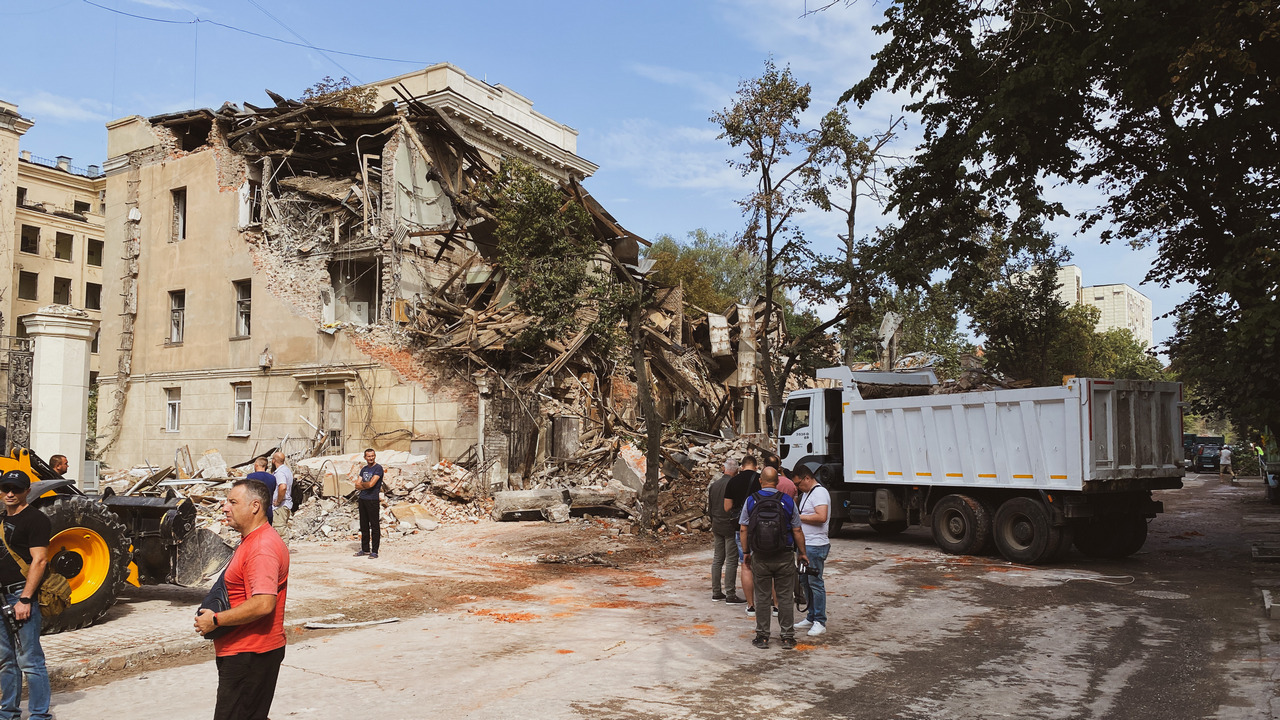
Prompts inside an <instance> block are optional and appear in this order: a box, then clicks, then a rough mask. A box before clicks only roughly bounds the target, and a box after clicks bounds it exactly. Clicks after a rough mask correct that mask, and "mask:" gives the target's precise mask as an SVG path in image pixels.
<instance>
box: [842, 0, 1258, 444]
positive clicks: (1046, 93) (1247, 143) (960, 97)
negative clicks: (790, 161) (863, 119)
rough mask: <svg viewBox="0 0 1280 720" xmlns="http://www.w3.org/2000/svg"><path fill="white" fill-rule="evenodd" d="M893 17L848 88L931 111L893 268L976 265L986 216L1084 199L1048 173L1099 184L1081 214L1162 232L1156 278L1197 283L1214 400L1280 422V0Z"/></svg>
mask: <svg viewBox="0 0 1280 720" xmlns="http://www.w3.org/2000/svg"><path fill="white" fill-rule="evenodd" d="M884 18H885V20H884V22H883V23H882V24H880V25H878V26H877V27H876V31H877V32H878V33H881V34H885V35H889V36H890V40H889V42H887V43H886V44H885V46H884V49H883V50H881V51H880V52H879V53H877V54H876V55H875V56H874V59H875V65H874V67H873V68H872V70H871V72H870V74H869V75H868V77H867V78H866V79H865V80H863V81H862V82H860V83H858V84H857V85H856V86H854V87H853V88H852V89H851V90H850V91H849V92H848V93H846V97H852V98H854V99H856V100H857V101H858V102H859V103H865V102H867V101H868V100H869V99H870V98H871V96H872V95H873V94H874V93H875V92H877V91H880V90H883V89H890V90H892V91H894V92H899V93H905V94H908V95H910V96H911V98H912V100H911V102H910V104H908V105H907V109H908V110H910V111H912V112H916V113H918V114H919V115H920V117H921V118H922V120H923V124H924V138H923V142H922V144H921V146H920V147H919V148H918V152H917V153H916V154H915V155H914V156H913V160H912V162H911V164H910V165H908V166H906V167H904V168H902V169H901V170H900V171H898V172H897V173H895V176H894V180H895V188H894V192H893V195H892V197H891V198H890V207H891V208H892V209H894V210H896V211H897V213H898V216H899V217H900V218H901V225H900V226H899V227H898V228H896V229H895V231H894V232H893V233H890V234H888V235H887V236H886V242H885V247H886V250H887V251H888V255H887V257H889V258H891V259H892V261H893V268H892V274H893V276H894V279H895V280H898V281H899V282H904V281H905V282H910V283H911V284H914V285H921V286H922V285H924V284H925V283H926V282H927V280H928V278H929V277H930V275H931V274H932V273H933V272H934V271H936V270H938V269H940V268H946V269H948V270H949V271H950V272H951V273H952V275H953V276H954V277H957V278H958V279H959V280H960V281H961V282H964V281H966V280H968V279H971V278H972V277H973V276H972V274H971V273H972V271H973V270H974V269H975V268H976V267H977V266H978V265H979V264H980V260H981V254H982V252H983V251H984V248H983V247H982V246H981V245H980V244H978V243H976V242H975V238H977V237H979V236H980V235H981V233H980V232H979V230H981V228H983V227H997V228H1006V227H1007V228H1008V229H1010V230H1011V231H1012V232H1011V235H1012V236H1013V237H1024V238H1025V237H1029V234H1028V233H1027V232H1025V231H1026V230H1028V229H1030V228H1031V227H1033V226H1034V225H1037V224H1038V223H1040V222H1041V221H1043V220H1044V219H1045V218H1048V217H1053V216H1065V215H1066V214H1067V212H1066V209H1065V208H1064V207H1063V206H1062V205H1061V204H1060V203H1057V202H1053V201H1050V200H1047V199H1046V198H1045V196H1044V193H1043V188H1044V186H1045V185H1046V184H1049V183H1055V184H1056V183H1060V182H1061V183H1068V184H1079V185H1090V186H1093V187H1097V188H1100V189H1101V190H1102V191H1103V192H1104V193H1105V199H1104V201H1103V202H1102V204H1101V205H1100V206H1099V207H1097V208H1094V209H1092V210H1089V211H1086V212H1084V213H1082V214H1081V215H1080V216H1079V218H1078V219H1079V221H1080V223H1081V227H1082V228H1084V229H1088V228H1091V227H1094V226H1098V227H1101V228H1102V230H1101V233H1100V234H1101V237H1102V239H1103V240H1104V241H1107V242H1109V241H1112V240H1120V241H1124V242H1128V243H1130V244H1132V245H1135V246H1145V245H1148V244H1154V245H1155V246H1156V248H1157V256H1156V261H1155V262H1154V264H1153V265H1152V267H1151V269H1150V271H1149V272H1148V275H1147V280H1148V281H1151V282H1157V283H1162V284H1167V283H1169V282H1173V281H1185V282H1188V283H1191V284H1192V285H1193V286H1194V287H1195V290H1194V292H1193V293H1192V295H1191V297H1190V298H1189V299H1188V300H1187V301H1186V302H1185V303H1183V304H1182V305H1181V306H1180V307H1179V308H1178V314H1179V317H1180V321H1179V326H1178V330H1177V333H1176V334H1175V337H1174V340H1173V342H1171V344H1170V354H1171V356H1172V357H1173V358H1174V360H1175V362H1176V363H1177V364H1178V365H1179V367H1180V368H1181V370H1180V375H1181V376H1182V377H1184V378H1185V379H1187V380H1188V381H1195V382H1197V383H1202V384H1203V386H1204V387H1203V396H1202V397H1203V398H1204V402H1205V403H1206V405H1207V406H1212V407H1213V408H1214V409H1216V410H1218V411H1221V412H1228V413H1231V414H1232V415H1233V417H1238V418H1247V419H1250V420H1252V421H1253V423H1254V424H1255V425H1259V426H1261V425H1263V424H1269V425H1271V426H1273V427H1274V426H1280V385H1277V384H1276V383H1274V382H1269V380H1270V378H1271V376H1272V375H1274V372H1275V368H1277V367H1280V357H1278V356H1277V349H1276V338H1277V335H1280V294H1278V292H1277V288H1280V177H1277V175H1278V174H1280V135H1278V134H1277V133H1276V132H1275V117H1276V116H1277V114H1278V113H1280V103H1277V99H1278V98H1280V11H1278V5H1277V0H1210V1H1207V2H1206V1H1205V0H1083V1H1080V2H1067V1H1066V0H1049V1H1047V2H1042V3H1037V4H1033V5H1028V4H1026V3H1023V2H1016V1H1015V0H942V1H940V2H929V3H921V2H914V1H913V0H897V1H896V2H892V3H891V4H890V5H889V6H888V8H887V9H886V11H885V16H884ZM992 208H994V209H995V210H996V212H994V213H989V212H988V210H990V209H992Z"/></svg>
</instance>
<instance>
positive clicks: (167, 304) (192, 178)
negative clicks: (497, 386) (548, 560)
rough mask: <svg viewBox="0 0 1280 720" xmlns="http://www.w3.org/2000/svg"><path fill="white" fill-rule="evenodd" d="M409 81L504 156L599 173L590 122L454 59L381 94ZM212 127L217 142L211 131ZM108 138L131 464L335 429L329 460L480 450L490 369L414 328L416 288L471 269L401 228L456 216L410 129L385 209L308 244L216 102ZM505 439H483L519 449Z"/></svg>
mask: <svg viewBox="0 0 1280 720" xmlns="http://www.w3.org/2000/svg"><path fill="white" fill-rule="evenodd" d="M397 83H404V85H405V86H406V87H408V88H409V92H410V94H414V95H419V94H426V93H434V94H433V95H432V97H431V98H430V102H429V103H428V104H431V105H433V106H434V107H436V108H437V109H440V110H441V112H442V113H443V114H444V115H445V116H446V117H447V118H449V120H450V121H451V125H453V126H454V127H455V128H457V129H458V130H459V131H460V132H461V133H463V135H464V137H465V138H466V139H467V140H468V141H470V142H472V144H473V145H475V146H476V147H477V148H478V149H479V150H480V152H481V155H482V156H483V157H484V158H485V160H486V161H487V162H491V163H493V164H494V165H496V163H497V161H498V159H499V158H500V157H502V156H505V155H515V156H517V157H521V158H522V159H524V160H526V161H528V162H530V163H532V164H533V165H534V166H535V167H537V168H538V169H539V170H540V171H542V172H543V173H545V174H547V175H549V176H554V177H560V178H562V179H565V178H569V177H577V178H583V177H586V176H588V175H590V174H591V173H592V172H594V171H595V169H596V166H595V165H593V164H592V163H590V162H588V161H586V160H584V159H582V158H579V157H578V156H577V155H576V154H575V153H574V150H575V149H576V137H577V133H576V131H574V130H573V129H572V128H569V127H567V126H564V125H560V124H559V123H555V122H554V121H551V120H550V119H549V118H546V117H545V116H542V115H540V114H538V113H535V112H533V110H532V103H530V102H529V101H528V100H527V99H525V98H523V97H521V96H519V95H518V94H516V93H513V92H511V91H510V90H507V89H504V88H501V87H492V86H489V85H487V84H484V83H481V82H479V81H476V80H474V79H473V78H469V77H467V76H466V74H465V73H463V72H462V71H461V70H459V69H457V68H456V67H454V66H451V65H436V66H432V67H430V68H427V69H425V70H422V71H418V72H416V73H410V74H408V75H405V76H401V77H400V78H393V79H392V80H388V81H385V82H383V83H378V84H377V85H378V87H379V88H380V91H381V92H382V93H383V95H384V97H394V96H395V95H394V93H392V92H391V91H390V90H389V87H390V86H391V85H392V84H397ZM201 118H205V120H202V119H201ZM206 120H207V121H208V123H207V124H206V125H204V127H206V128H208V130H207V133H208V136H207V137H198V136H197V133H196V132H195V131H194V130H193V129H194V128H198V127H200V126H201V123H202V122H205V121H206ZM170 125H172V126H173V127H175V128H181V132H182V135H181V136H179V135H177V134H176V133H175V131H173V130H170V129H169V127H170ZM107 131H108V135H107V145H108V158H109V159H108V161H107V165H106V169H107V181H106V182H107V188H106V190H107V197H108V198H109V199H110V202H109V205H108V208H107V216H106V237H107V244H108V246H110V247H117V248H119V251H118V252H114V253H109V254H108V257H107V260H106V263H105V265H104V267H103V269H102V273H103V276H104V283H105V285H106V290H105V292H104V296H105V299H106V301H107V303H108V305H107V306H106V307H104V311H103V313H102V341H101V352H102V357H103V361H104V367H106V368H107V370H106V371H105V372H103V374H102V376H101V378H100V382H101V391H100V400H99V424H98V428H99V447H100V448H101V449H100V455H101V456H102V457H103V459H104V460H106V461H107V462H108V463H109V464H110V465H111V466H114V467H125V466H130V465H133V464H137V463H142V462H144V461H150V462H151V463H152V464H158V465H168V464H170V463H172V462H173V458H174V454H175V452H176V451H178V450H179V449H185V450H187V451H189V452H190V455H191V456H192V458H193V459H194V458H198V457H199V456H200V455H201V454H202V453H204V452H205V451H206V450H209V449H217V450H219V451H220V452H221V453H222V455H223V457H224V458H225V459H226V460H227V461H228V462H230V463H232V464H235V463H239V462H242V461H245V460H248V459H249V458H250V457H252V456H253V455H254V454H258V453H262V452H265V451H266V450H268V449H270V448H272V447H275V446H276V445H277V444H279V443H281V441H282V440H283V439H285V438H289V439H290V440H292V441H293V444H291V445H290V449H299V447H300V446H299V444H298V441H299V439H301V438H305V439H306V440H305V441H302V444H309V442H310V441H312V440H313V439H315V438H316V437H325V438H330V439H331V441H332V443H333V445H332V446H331V447H329V448H326V449H325V450H323V451H322V452H344V453H345V452H357V451H359V450H362V449H364V448H365V447H366V446H372V447H374V448H377V449H397V450H410V449H413V450H417V451H427V452H430V453H432V454H433V455H435V456H437V457H441V458H457V457H459V456H461V455H463V454H464V453H466V452H467V451H468V449H469V448H471V447H472V446H473V445H477V444H480V443H479V441H480V440H481V438H480V435H481V432H482V429H483V422H481V419H480V412H481V410H480V408H481V400H480V394H479V391H478V390H477V385H476V382H475V380H474V379H473V378H472V377H470V376H467V375H464V374H462V373H460V372H458V371H456V370H454V369H451V368H450V367H448V366H445V365H443V364H440V363H433V362H432V361H431V360H430V359H429V356H427V355H424V354H423V353H421V351H420V350H418V351H412V352H411V351H410V350H408V349H407V348H409V347H410V346H411V343H410V338H409V336H408V334H407V333H406V332H405V331H404V329H403V328H402V326H401V325H400V324H399V323H398V322H397V320H396V319H395V316H396V313H397V312H399V310H397V308H400V307H401V305H398V304H396V303H395V300H396V298H412V297H413V296H414V295H415V294H417V293H422V292H424V291H426V290H427V289H428V287H429V286H434V285H436V284H439V283H441V282H443V281H444V280H445V276H447V275H448V274H449V273H450V267H451V266H444V265H441V264H438V263H437V262H435V261H432V260H429V258H430V257H431V253H429V252H427V248H428V246H429V245H428V241H429V238H428V239H426V240H424V239H423V238H421V237H405V236H404V235H403V234H402V235H401V236H399V237H401V238H402V239H401V240H396V239H393V235H395V233H396V231H397V224H399V225H400V227H399V230H400V231H401V232H402V233H403V231H405V230H407V229H410V228H418V227H433V226H437V225H439V224H442V223H443V224H448V223H449V222H451V221H452V214H451V213H452V210H451V209H450V207H449V204H448V201H447V198H446V197H445V195H444V193H443V191H442V190H441V189H440V187H439V185H438V184H437V183H436V182H435V181H429V180H427V179H425V176H424V175H422V174H423V173H424V172H425V168H424V167H423V164H422V163H421V161H420V160H418V159H416V155H415V154H414V152H413V150H412V149H411V148H410V147H408V145H407V142H408V141H407V140H406V139H405V138H404V135H403V133H402V132H397V133H394V134H393V135H391V136H390V137H389V139H388V140H387V142H386V144H385V146H383V149H382V151H381V152H382V156H381V183H382V198H381V201H380V203H379V205H380V207H382V208H386V209H388V210H383V211H382V217H381V218H371V220H374V222H372V223H371V224H370V225H369V226H368V228H367V229H366V230H365V231H363V232H364V235H363V236H357V235H356V234H352V235H351V236H350V237H349V238H347V240H346V244H345V245H343V247H345V248H346V249H342V250H340V249H320V248H315V249H309V250H298V249H297V248H296V247H292V246H291V247H289V248H287V249H286V248H284V247H283V246H282V244H281V243H280V242H278V241H275V240H273V236H272V235H271V233H270V232H267V228H268V227H271V228H275V229H276V230H279V228H278V227H277V225H278V224H279V223H280V222H283V221H281V220H280V219H279V217H277V216H275V215H270V213H271V212H274V211H271V210H269V209H267V210H261V219H260V220H259V219H258V217H256V213H257V212H258V211H257V210H256V205H255V200H254V198H255V197H256V196H257V187H258V184H259V182H260V181H261V178H262V174H263V167H264V165H263V164H262V161H261V160H253V161H248V160H246V159H245V157H243V156H241V155H239V154H237V153H236V152H233V151H232V150H231V149H230V148H229V147H228V145H227V143H226V141H225V138H224V137H223V135H222V131H221V130H220V129H219V128H218V125H217V124H216V122H213V115H212V114H211V113H208V112H207V111H191V112H187V113H175V114H172V115H167V116H157V117H154V118H150V119H146V118H142V117H137V116H134V117H126V118H122V119H120V120H117V121H114V122H112V123H109V124H108V126H107ZM281 182H283V181H281ZM272 202H277V200H273V201H272ZM269 215H270V217H269ZM335 232H336V231H335ZM275 237H277V238H278V237H279V236H278V235H277V236H275ZM335 238H336V235H335ZM397 242H400V243H403V245H402V247H401V248H400V249H399V250H398V251H397V252H391V251H389V250H388V248H390V247H392V244H393V243H397ZM462 245H463V249H464V250H474V249H475V248H474V246H472V245H471V244H470V243H469V242H466V241H464V242H463V243H462ZM326 247H328V246H326ZM430 247H434V246H430ZM370 263H376V264H373V265H370ZM369 274H371V275H372V277H374V278H375V279H376V283H378V285H377V286H378V288H379V290H378V291H377V295H376V296H375V297H377V298H378V300H377V301H376V302H368V303H366V302H365V300H367V299H368V298H367V297H366V296H365V295H362V294H361V293H364V292H366V291H365V290H360V289H359V288H357V283H358V282H359V279H358V278H356V277H353V276H357V275H369ZM178 293H180V295H178ZM179 297H180V298H181V303H180V304H179V303H178V302H177V299H178V298H179ZM246 301H247V303H246ZM246 309H247V311H248V327H247V328H246V327H244V323H243V321H242V318H241V313H242V312H243V311H245V310H246ZM175 324H176V325H179V326H180V331H179V330H177V329H175V327H176V325H175ZM424 358H426V359H424ZM493 433H494V431H493V430H492V429H491V430H490V435H489V436H488V437H486V438H485V442H484V443H483V444H480V445H481V447H487V446H488V445H489V444H490V443H491V442H494V443H495V444H498V445H501V446H502V447H503V448H505V444H503V443H497V439H500V438H498V436H496V435H494V434H493ZM502 462H503V463H505V458H503V459H502ZM503 467H505V465H503ZM502 472H505V470H503V471H502Z"/></svg>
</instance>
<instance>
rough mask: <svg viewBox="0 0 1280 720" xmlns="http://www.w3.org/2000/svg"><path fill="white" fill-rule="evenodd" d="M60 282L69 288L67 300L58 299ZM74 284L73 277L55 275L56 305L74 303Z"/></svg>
mask: <svg viewBox="0 0 1280 720" xmlns="http://www.w3.org/2000/svg"><path fill="white" fill-rule="evenodd" d="M60 283H61V284H62V286H63V287H65V288H66V289H67V297H66V300H65V301H63V302H59V301H58V285H59V284H60ZM74 285H75V283H74V282H72V280H71V278H65V277H58V276H56V275H55V276H54V277H53V304H54V305H70V304H71V303H72V293H71V290H72V287H73V286H74Z"/></svg>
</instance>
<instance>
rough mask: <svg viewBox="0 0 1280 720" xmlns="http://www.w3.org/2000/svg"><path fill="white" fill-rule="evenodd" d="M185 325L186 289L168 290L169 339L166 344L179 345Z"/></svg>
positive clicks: (184, 332)
mask: <svg viewBox="0 0 1280 720" xmlns="http://www.w3.org/2000/svg"><path fill="white" fill-rule="evenodd" d="M186 327H187V291H186V289H185V288H184V289H180V290H170V291H169V339H168V340H167V341H166V342H165V344H166V345H181V344H182V341H183V339H184V338H185V337H186V334H187V333H186Z"/></svg>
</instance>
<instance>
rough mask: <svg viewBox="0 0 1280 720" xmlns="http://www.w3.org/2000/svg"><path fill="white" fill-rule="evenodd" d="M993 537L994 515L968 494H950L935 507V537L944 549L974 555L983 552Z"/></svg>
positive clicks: (953, 552)
mask: <svg viewBox="0 0 1280 720" xmlns="http://www.w3.org/2000/svg"><path fill="white" fill-rule="evenodd" d="M989 537H991V516H990V515H988V514H987V508H986V507H985V506H983V504H982V503H980V502H978V501H977V500H974V499H973V498H971V497H969V496H968V495H947V496H946V497H944V498H942V499H941V500H939V501H938V504H937V505H935V506H934V507H933V541H934V542H935V543H937V545H938V547H940V548H942V551H943V552H947V553H951V554H952V555H972V554H975V553H980V552H982V549H983V548H984V547H986V544H987V539H988V538H989Z"/></svg>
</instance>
